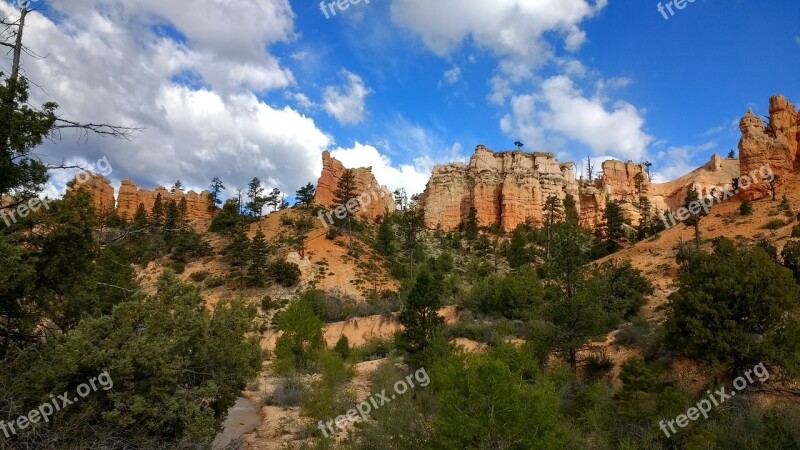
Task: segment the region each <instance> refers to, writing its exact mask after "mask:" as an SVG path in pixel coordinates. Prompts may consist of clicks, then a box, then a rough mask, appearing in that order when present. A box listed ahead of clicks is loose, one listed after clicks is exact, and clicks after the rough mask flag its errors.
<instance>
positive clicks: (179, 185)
mask: <svg viewBox="0 0 800 450" xmlns="http://www.w3.org/2000/svg"><path fill="white" fill-rule="evenodd" d="M179 191H181V192H182V191H183V183H181V180H178V181H176V182H175V184H174V185H172V192H173V193H175V192H179Z"/></svg>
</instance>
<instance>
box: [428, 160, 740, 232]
mask: <svg viewBox="0 0 800 450" xmlns="http://www.w3.org/2000/svg"><path fill="white" fill-rule="evenodd" d="M602 169H603V172H602V175H601V176H600V177H599V179H597V180H594V181H593V182H587V181H584V180H577V179H576V178H575V173H574V166H573V164H572V163H558V162H557V161H556V160H555V158H554V156H553V155H552V154H551V153H524V152H521V151H510V152H494V151H492V150H489V149H487V148H486V147H484V146H482V145H479V146H478V147H477V148H476V150H475V154H474V155H473V156H472V158H471V159H470V162H469V164H467V165H464V164H450V165H446V166H437V167H435V168H434V169H433V175H432V176H431V179H430V181H429V182H428V185H427V186H426V189H425V192H424V193H423V194H422V196H421V197H420V207H421V209H422V210H423V212H424V216H425V224H426V226H427V227H429V228H441V229H443V230H445V231H452V230H455V229H457V228H458V227H459V226H460V225H461V224H462V223H463V222H464V221H465V220H466V219H467V217H468V215H469V211H470V209H471V208H475V209H476V211H477V217H478V222H479V224H480V225H481V226H492V225H499V226H500V227H501V228H502V229H503V230H504V231H511V230H513V229H514V228H516V227H517V226H518V225H520V224H522V223H526V222H528V223H530V224H531V225H533V226H542V225H543V224H544V217H545V211H544V209H545V202H546V201H547V198H548V197H550V196H555V197H557V198H558V199H559V201H562V202H563V200H564V199H565V198H566V196H567V195H572V196H573V198H574V199H575V201H576V208H577V210H578V217H579V222H580V225H581V226H583V227H584V228H590V229H591V228H594V227H596V226H597V225H598V224H599V223H601V222H602V221H603V212H604V210H605V207H606V202H607V201H608V199H613V200H615V201H618V202H620V204H621V206H622V211H623V214H624V215H625V218H626V219H627V220H628V222H629V223H631V224H632V225H637V224H638V223H639V220H640V217H639V216H640V211H639V209H638V207H637V205H638V203H639V197H640V196H641V195H645V196H647V197H648V199H649V200H650V203H651V205H652V211H653V213H654V214H655V213H656V212H658V211H666V210H674V209H677V208H678V207H680V206H681V205H682V203H683V201H684V199H685V198H686V193H687V192H688V191H689V189H690V188H691V187H692V186H695V187H698V189H699V190H700V191H701V193H706V192H708V191H711V190H712V189H719V188H721V187H723V186H726V185H729V184H730V182H731V179H732V178H734V177H735V176H737V175H738V172H739V163H738V161H737V160H722V159H721V158H720V157H719V156H716V155H714V156H713V157H712V158H711V161H709V162H708V163H707V164H705V165H704V166H702V167H700V168H698V169H697V170H695V171H693V172H691V173H690V174H687V175H686V176H684V177H681V178H680V179H678V180H675V181H673V182H669V183H652V182H650V178H649V176H648V174H647V170H646V167H645V166H644V165H643V164H634V163H633V162H630V161H629V162H627V163H623V162H621V161H605V162H604V163H603V164H602ZM640 174H641V176H638V175H640ZM639 182H641V187H638V186H637V185H638V184H639ZM639 189H641V191H640V190H639Z"/></svg>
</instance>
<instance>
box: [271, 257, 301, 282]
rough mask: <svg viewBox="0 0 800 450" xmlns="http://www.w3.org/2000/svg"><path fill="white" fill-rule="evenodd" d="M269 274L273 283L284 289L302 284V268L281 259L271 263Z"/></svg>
mask: <svg viewBox="0 0 800 450" xmlns="http://www.w3.org/2000/svg"><path fill="white" fill-rule="evenodd" d="M268 273H269V277H270V279H272V281H274V282H276V283H278V284H279V285H281V286H283V287H292V286H297V284H299V283H300V275H301V272H300V267H299V266H298V265H297V264H295V263H292V262H288V261H284V260H283V259H280V258H278V259H275V260H273V261H272V262H271V263H270V265H269V269H268Z"/></svg>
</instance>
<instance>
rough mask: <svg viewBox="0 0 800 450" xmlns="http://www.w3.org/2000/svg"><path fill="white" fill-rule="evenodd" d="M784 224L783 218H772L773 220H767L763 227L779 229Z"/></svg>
mask: <svg viewBox="0 0 800 450" xmlns="http://www.w3.org/2000/svg"><path fill="white" fill-rule="evenodd" d="M785 226H786V222H784V221H783V220H781V219H774V220H770V221H769V222H767V224H766V225H764V229H765V230H779V229H781V228H783V227H785Z"/></svg>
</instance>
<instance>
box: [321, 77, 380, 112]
mask: <svg viewBox="0 0 800 450" xmlns="http://www.w3.org/2000/svg"><path fill="white" fill-rule="evenodd" d="M343 74H344V76H345V77H346V78H347V82H348V85H347V86H346V87H344V88H338V87H334V86H329V87H327V88H325V90H324V92H323V95H322V97H323V100H324V104H323V108H324V109H325V112H327V113H328V114H329V115H330V116H331V117H333V118H334V119H336V121H337V122H339V123H340V124H342V125H355V124H359V123H361V122H363V121H364V116H365V113H366V99H367V96H368V95H369V94H371V93H372V90H370V89H369V88H367V87H366V86H365V85H364V81H363V80H362V79H361V77H359V76H358V75H356V74H354V73H352V72H348V71H346V70H345V71H343Z"/></svg>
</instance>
